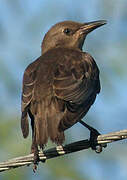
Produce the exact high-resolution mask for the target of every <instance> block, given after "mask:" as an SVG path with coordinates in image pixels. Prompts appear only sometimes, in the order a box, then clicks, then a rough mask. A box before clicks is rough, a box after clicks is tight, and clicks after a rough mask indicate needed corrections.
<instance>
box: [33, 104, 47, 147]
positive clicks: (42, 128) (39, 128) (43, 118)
mask: <svg viewBox="0 0 127 180" xmlns="http://www.w3.org/2000/svg"><path fill="white" fill-rule="evenodd" d="M37 111H38V112H37V114H36V116H35V139H36V143H37V144H38V145H39V146H40V147H41V148H43V146H44V145H45V144H46V143H47V141H48V131H47V115H46V114H47V113H46V110H45V108H44V102H39V103H38V107H37Z"/></svg>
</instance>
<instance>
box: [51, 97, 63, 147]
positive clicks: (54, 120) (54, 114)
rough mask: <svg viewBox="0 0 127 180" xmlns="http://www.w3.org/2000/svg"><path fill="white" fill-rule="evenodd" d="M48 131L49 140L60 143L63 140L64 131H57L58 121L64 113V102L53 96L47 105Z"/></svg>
mask: <svg viewBox="0 0 127 180" xmlns="http://www.w3.org/2000/svg"><path fill="white" fill-rule="evenodd" d="M48 112H49V113H48V132H49V137H50V139H51V141H53V142H55V143H56V144H62V143H63V141H64V140H65V137H64V132H60V131H59V128H58V127H59V123H60V120H61V118H62V117H63V115H64V103H62V102H59V100H58V99H56V98H54V99H52V101H51V104H50V106H49V107H48Z"/></svg>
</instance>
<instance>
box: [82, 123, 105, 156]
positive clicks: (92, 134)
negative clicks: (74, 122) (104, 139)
mask: <svg viewBox="0 0 127 180" xmlns="http://www.w3.org/2000/svg"><path fill="white" fill-rule="evenodd" d="M79 122H80V123H81V124H82V125H83V126H85V127H86V128H87V129H89V131H90V143H91V148H92V149H93V150H95V151H96V152H97V153H100V152H102V148H103V147H106V145H102V144H99V145H97V137H98V136H99V135H100V133H99V132H98V131H97V130H96V129H94V128H93V127H91V126H89V125H88V124H86V123H85V122H84V121H82V120H80V121H79Z"/></svg>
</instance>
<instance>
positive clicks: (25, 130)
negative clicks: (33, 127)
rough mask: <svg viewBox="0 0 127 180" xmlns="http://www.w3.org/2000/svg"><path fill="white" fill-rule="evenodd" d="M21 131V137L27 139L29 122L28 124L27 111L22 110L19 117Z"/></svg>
mask: <svg viewBox="0 0 127 180" xmlns="http://www.w3.org/2000/svg"><path fill="white" fill-rule="evenodd" d="M21 129H22V134H23V137H24V138H27V136H28V134H29V122H28V114H27V110H24V111H23V112H22V116H21Z"/></svg>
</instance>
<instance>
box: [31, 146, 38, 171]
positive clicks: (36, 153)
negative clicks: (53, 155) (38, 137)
mask: <svg viewBox="0 0 127 180" xmlns="http://www.w3.org/2000/svg"><path fill="white" fill-rule="evenodd" d="M31 153H33V154H34V157H33V164H34V165H33V172H34V173H35V172H36V171H37V166H38V163H39V161H40V159H39V150H38V148H37V147H33V146H32V147H31Z"/></svg>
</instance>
